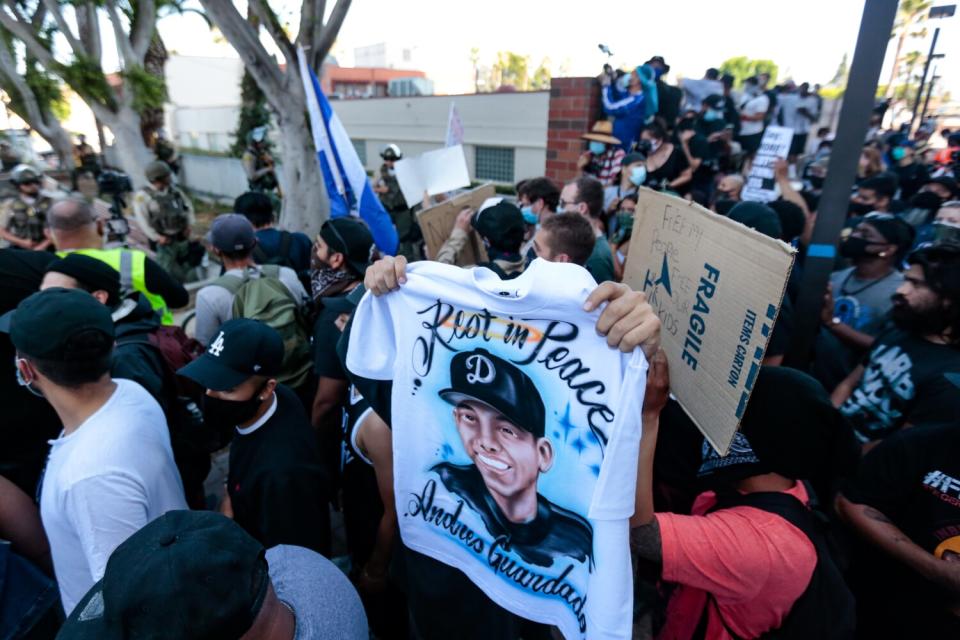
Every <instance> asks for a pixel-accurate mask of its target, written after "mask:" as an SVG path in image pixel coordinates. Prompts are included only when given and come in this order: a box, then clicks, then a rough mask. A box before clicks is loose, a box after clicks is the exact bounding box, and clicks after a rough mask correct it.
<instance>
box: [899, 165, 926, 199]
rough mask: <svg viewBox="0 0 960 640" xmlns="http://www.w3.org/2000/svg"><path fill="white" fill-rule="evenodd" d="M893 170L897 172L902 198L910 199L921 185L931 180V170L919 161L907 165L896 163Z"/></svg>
mask: <svg viewBox="0 0 960 640" xmlns="http://www.w3.org/2000/svg"><path fill="white" fill-rule="evenodd" d="M892 169H893V172H894V173H896V174H897V178H898V179H899V181H898V184H899V186H900V200H904V201H906V200H909V199H910V198H912V197H913V196H914V195H915V194H916V193H917V191H920V187H922V186H923V185H925V184H927V183H928V182H930V172H929V171H927V168H926V167H925V166H923V165H922V164H920V163H919V162H912V163H910V164H908V165H906V166H903V167H902V166H900V165H894V166H893V167H892Z"/></svg>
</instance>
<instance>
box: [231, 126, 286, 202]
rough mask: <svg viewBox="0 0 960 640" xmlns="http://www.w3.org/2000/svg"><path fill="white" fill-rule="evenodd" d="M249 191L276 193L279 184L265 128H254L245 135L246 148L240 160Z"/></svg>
mask: <svg viewBox="0 0 960 640" xmlns="http://www.w3.org/2000/svg"><path fill="white" fill-rule="evenodd" d="M240 160H241V162H242V163H243V170H244V171H245V172H246V174H247V185H248V186H249V187H250V191H276V190H277V187H278V186H279V183H278V182H277V174H276V171H275V170H274V166H273V156H272V155H270V149H269V147H268V146H267V128H266V127H256V128H255V129H251V130H250V132H249V133H248V134H247V148H246V150H245V151H244V152H243V156H242V157H241V158H240Z"/></svg>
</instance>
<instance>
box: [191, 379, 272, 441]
mask: <svg viewBox="0 0 960 640" xmlns="http://www.w3.org/2000/svg"><path fill="white" fill-rule="evenodd" d="M264 386H266V385H264ZM261 393H263V387H260V389H259V390H258V391H257V392H256V393H255V394H253V397H252V398H250V399H249V400H224V399H222V398H214V397H213V396H208V395H206V394H204V396H203V398H201V400H200V410H201V411H203V422H204V424H205V425H207V426H208V427H209V428H211V429H215V430H217V431H218V432H219V433H224V432H226V431H229V430H231V429H233V428H234V427H236V426H237V425H240V424H243V423H244V422H247V421H248V420H250V418H252V417H253V416H255V415H256V413H257V409H259V408H260V403H261V400H260V394H261Z"/></svg>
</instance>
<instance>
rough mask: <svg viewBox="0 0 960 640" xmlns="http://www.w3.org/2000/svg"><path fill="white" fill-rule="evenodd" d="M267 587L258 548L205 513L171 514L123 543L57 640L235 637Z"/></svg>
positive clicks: (226, 523) (267, 578)
mask: <svg viewBox="0 0 960 640" xmlns="http://www.w3.org/2000/svg"><path fill="white" fill-rule="evenodd" d="M269 585H270V575H269V572H268V566H267V560H266V556H265V549H264V548H263V545H261V544H260V543H259V542H257V541H256V540H255V539H254V538H253V537H252V536H250V534H248V533H247V532H246V531H244V530H243V528H241V527H240V525H238V524H236V523H235V522H234V521H233V520H231V519H229V518H227V517H225V516H222V515H220V514H219V513H214V512H212V511H170V512H168V513H166V514H165V515H162V516H160V517H159V518H157V519H156V520H154V521H153V522H151V523H150V524H148V525H146V526H145V527H143V528H142V529H140V530H139V531H137V532H136V533H134V534H133V535H132V536H130V537H129V538H127V540H126V541H125V542H123V543H122V544H121V545H120V546H118V547H117V548H116V549H115V550H114V552H113V553H112V554H111V555H110V559H109V560H108V561H107V567H106V570H105V571H104V574H103V578H102V579H101V580H100V581H99V582H97V583H96V584H94V585H93V587H91V588H90V590H89V591H88V592H87V594H86V595H85V596H84V597H83V599H82V600H81V601H80V603H79V604H78V605H77V606H76V608H75V609H74V610H73V612H71V614H70V616H69V618H67V621H66V622H65V623H64V625H63V628H62V629H61V630H60V633H59V635H58V636H57V638H60V639H61V640H87V639H90V640H93V639H97V640H111V639H121V638H122V639H127V638H137V639H138V640H153V639H157V640H160V639H161V638H178V639H179V640H194V639H196V640H206V639H207V638H239V637H241V636H242V635H243V634H245V633H246V632H247V631H249V630H250V628H251V627H252V626H253V623H254V621H255V620H256V618H257V615H258V614H259V613H260V609H261V608H262V607H263V602H264V599H265V597H266V595H267V589H268V587H269Z"/></svg>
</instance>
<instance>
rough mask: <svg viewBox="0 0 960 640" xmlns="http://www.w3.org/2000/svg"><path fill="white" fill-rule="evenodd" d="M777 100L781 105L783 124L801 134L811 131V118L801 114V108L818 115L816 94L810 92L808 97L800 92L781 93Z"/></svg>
mask: <svg viewBox="0 0 960 640" xmlns="http://www.w3.org/2000/svg"><path fill="white" fill-rule="evenodd" d="M777 102H778V104H779V107H780V115H781V118H782V119H783V126H785V127H787V128H790V129H793V132H794V133H796V134H799V135H803V134H805V133H809V132H810V127H811V125H812V123H811V122H810V119H809V118H807V117H806V116H804V115H801V113H800V109H801V108H802V109H806V110H807V113H809V114H811V115H816V113H817V98H816V96H814V95H813V94H808V95H807V96H806V97H803V96H801V95H800V94H799V93H784V94H781V95H780V97H779V98H778V100H777Z"/></svg>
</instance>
